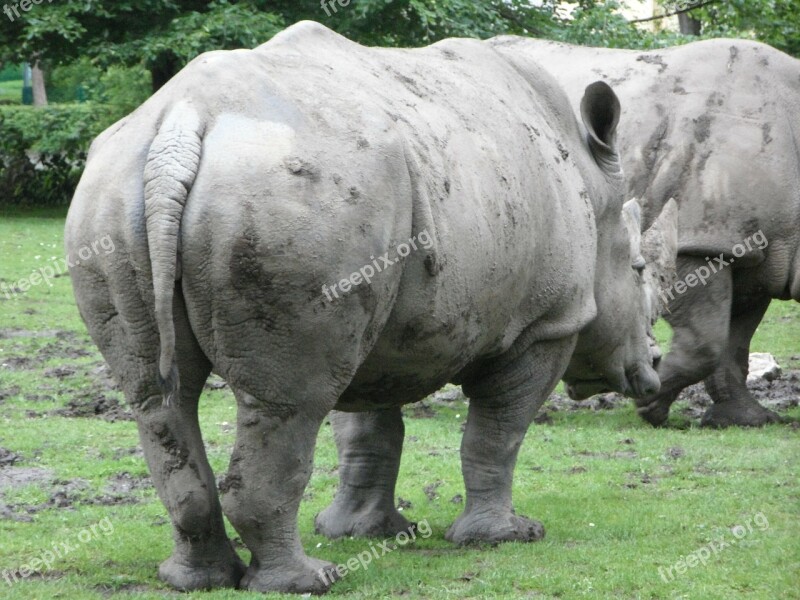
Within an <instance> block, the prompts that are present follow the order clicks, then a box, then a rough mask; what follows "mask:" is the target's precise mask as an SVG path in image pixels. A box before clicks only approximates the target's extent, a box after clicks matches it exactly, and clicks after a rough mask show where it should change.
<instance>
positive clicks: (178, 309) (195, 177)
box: [66, 22, 677, 593]
mask: <svg viewBox="0 0 800 600" xmlns="http://www.w3.org/2000/svg"><path fill="white" fill-rule="evenodd" d="M581 95H582V98H583V101H582V111H583V112H582V114H583V119H584V122H585V126H584V128H581V126H580V125H579V124H578V121H577V119H576V118H575V116H574V114H573V113H572V110H571V107H570V103H569V101H568V100H567V98H566V97H565V96H564V94H563V92H562V91H561V90H560V88H559V87H558V85H557V84H555V83H554V81H553V80H552V79H551V78H550V77H549V76H548V75H547V74H546V73H545V72H544V71H542V70H540V69H538V68H533V67H530V68H526V69H525V70H522V69H521V68H520V65H518V64H516V63H515V61H513V60H509V59H507V58H505V57H503V56H502V55H501V54H499V53H498V52H497V51H495V50H494V49H492V48H491V47H490V46H488V45H486V44H484V43H482V42H479V41H475V40H449V41H444V42H441V43H438V44H435V45H433V46H431V47H428V48H424V49H417V50H398V49H379V48H365V47H362V46H360V45H357V44H355V43H353V42H350V41H348V40H347V39H345V38H343V37H341V36H339V35H337V34H335V33H334V32H332V31H330V30H329V29H327V28H325V27H323V26H322V25H319V24H316V23H312V22H304V23H300V24H297V25H295V26H293V27H291V28H289V29H287V30H286V31H284V32H282V33H281V34H279V35H278V36H276V37H275V38H274V39H272V40H271V41H269V42H268V43H266V44H265V45H263V46H261V47H259V48H257V49H255V50H239V51H230V52H212V53H208V54H203V55H201V56H200V57H198V58H197V59H195V60H194V61H193V62H191V63H190V64H189V65H188V66H187V67H186V68H185V69H184V70H182V71H181V72H180V73H179V74H178V75H177V76H176V77H175V78H174V79H173V80H172V81H170V82H169V83H168V84H167V85H166V86H164V88H162V89H161V90H160V91H159V92H158V93H156V94H155V95H154V96H153V97H152V98H151V99H149V100H148V101H147V102H146V103H145V104H143V105H142V106H141V107H140V108H139V109H138V110H136V111H135V112H134V113H133V114H131V115H130V116H129V117H127V118H125V119H123V120H122V121H120V122H118V123H117V124H115V125H113V126H112V127H111V128H109V129H108V130H107V131H105V132H104V133H103V134H101V135H100V136H99V137H98V139H97V140H95V142H94V143H93V144H92V147H91V149H90V153H89V156H88V160H87V165H86V170H85V172H84V174H83V176H82V178H81V181H80V184H79V186H78V189H77V191H76V194H75V197H74V200H73V202H72V205H71V207H70V210H69V215H68V218H67V224H66V248H67V252H68V254H69V255H70V256H73V255H75V254H76V253H79V252H80V249H81V248H82V247H84V246H86V245H89V244H91V242H92V240H95V239H97V238H99V237H101V236H108V237H110V238H111V239H112V240H113V242H114V246H115V251H114V252H113V253H111V254H108V255H105V256H96V257H93V258H92V259H91V260H88V261H79V264H76V266H74V268H72V270H71V276H72V281H73V286H74V291H75V297H76V300H77V304H78V307H79V310H80V313H81V316H82V318H83V319H84V321H85V323H86V325H87V328H88V330H89V333H90V334H91V336H92V339H93V340H94V342H95V343H96V344H97V346H98V347H99V349H100V351H101V352H102V354H103V356H104V358H105V359H106V360H107V362H108V364H109V365H110V368H111V370H112V372H113V374H114V375H115V377H116V378H117V380H118V381H119V384H120V386H121V388H122V390H123V392H124V394H125V397H126V400H127V401H128V402H129V404H130V406H131V407H132V410H133V412H134V415H135V417H136V422H137V426H138V429H139V433H140V439H141V443H142V446H143V449H144V454H145V458H146V460H147V463H148V466H149V469H150V472H151V474H152V477H153V481H154V483H155V486H156V489H157V490H158V493H159V496H160V498H161V500H162V501H163V503H164V505H165V506H166V508H167V510H168V512H169V515H170V518H171V520H172V524H173V526H174V540H175V546H174V551H173V554H172V555H171V557H170V558H168V559H167V560H166V561H165V562H164V563H162V565H161V566H160V569H159V575H160V577H161V578H162V579H163V580H164V581H166V582H168V583H169V584H171V585H172V586H174V587H176V588H178V589H182V590H191V589H200V588H212V587H223V586H239V587H242V588H246V589H250V590H259V591H271V590H272V591H285V592H313V593H319V592H324V591H325V590H326V589H328V587H329V585H330V583H331V581H332V580H333V579H335V577H336V574H337V571H336V569H335V568H334V567H333V565H331V564H330V563H327V562H324V561H321V560H317V559H313V558H310V557H308V556H307V555H306V554H305V552H304V551H303V548H302V546H301V544H300V538H299V534H298V529H297V511H298V505H299V503H300V499H301V497H302V495H303V490H304V488H305V486H306V484H307V482H308V479H309V476H310V474H311V470H312V461H313V453H314V445H315V440H316V437H317V433H318V430H319V428H320V425H321V424H322V423H323V420H324V419H325V418H326V415H328V413H329V412H330V411H331V410H332V409H337V410H338V411H344V412H341V413H338V414H339V415H344V417H346V416H347V413H358V412H359V411H368V412H367V413H366V414H367V416H368V417H369V418H370V419H373V420H375V421H378V422H379V423H380V425H381V427H382V428H383V431H385V432H386V435H387V441H398V440H399V441H400V443H402V431H403V424H402V419H401V415H400V409H399V407H400V405H402V404H404V403H409V402H414V401H417V400H420V399H421V398H423V397H425V396H426V395H427V394H429V393H431V392H433V391H435V390H436V389H438V388H439V387H441V386H442V385H443V384H445V383H446V382H449V381H455V382H459V383H462V384H463V386H464V390H465V391H466V393H467V394H468V395H469V397H470V398H471V400H472V404H471V407H470V409H469V418H468V423H467V429H466V434H465V437H464V446H463V452H462V456H463V461H464V465H463V471H464V477H465V480H466V488H467V503H466V509H465V512H464V514H463V515H462V516H461V517H460V518H459V519H458V522H457V523H456V524H455V526H454V528H453V530H452V532H451V534H450V537H451V539H453V540H456V541H459V542H464V541H480V540H490V541H495V540H501V539H521V540H529V539H535V538H538V537H540V536H541V534H542V529H541V525H540V524H538V523H537V522H535V521H532V520H528V519H526V518H523V517H520V516H516V515H515V514H514V512H513V510H512V506H511V497H510V493H511V478H512V472H513V468H514V463H515V460H516V455H517V450H518V448H519V446H520V444H521V442H522V439H523V436H524V435H525V432H526V429H527V427H528V425H529V423H530V422H531V420H532V418H533V416H534V414H535V412H536V410H537V409H538V407H539V405H540V404H541V403H542V402H543V400H544V399H545V397H546V396H547V394H548V393H549V392H550V391H551V390H552V388H553V387H554V386H555V384H556V382H557V381H558V380H559V379H560V378H561V377H562V376H563V375H565V372H566V377H567V378H568V379H569V380H570V382H571V383H572V384H573V385H575V386H579V387H580V386H584V385H585V386H587V387H591V388H593V389H595V388H598V387H600V388H608V389H614V390H618V391H621V392H625V393H629V394H632V395H635V396H647V395H649V394H652V393H654V392H655V391H656V390H657V389H658V387H659V381H658V377H657V375H656V372H655V370H654V369H653V367H652V364H651V360H652V355H651V351H650V348H649V344H650V342H649V340H648V327H649V325H650V324H651V321H652V318H653V314H654V313H653V311H654V308H653V306H654V294H655V289H656V288H655V287H654V285H656V284H657V283H658V278H659V276H660V274H661V272H662V271H663V272H665V271H668V270H669V268H670V264H671V263H674V258H675V252H676V250H677V213H676V208H675V207H674V206H670V207H668V208H667V209H666V210H665V211H664V214H663V215H662V217H661V219H659V221H658V222H657V223H656V225H654V227H653V228H651V229H650V231H648V232H647V234H646V235H645V237H644V239H643V240H641V241H640V240H639V236H640V233H639V232H640V231H641V229H640V228H641V225H640V222H639V220H640V218H641V217H640V215H639V211H638V209H637V207H636V205H635V204H634V205H630V204H629V205H627V209H626V210H623V190H624V181H623V177H622V172H621V169H620V164H619V157H618V153H617V151H616V147H615V144H614V139H615V130H616V126H617V122H618V118H619V114H620V105H619V102H618V100H617V98H616V96H615V95H614V93H613V91H612V89H611V88H610V87H609V86H608V85H606V84H603V83H598V84H596V85H591V86H589V87H588V89H587V90H586V92H585V93H583V91H582V93H581ZM645 259H649V264H648V265H647V266H646V265H645V263H646V262H647V261H646V260H645ZM73 262H74V261H73ZM672 266H673V267H674V264H673V265H672ZM645 267H646V268H645ZM643 269H645V270H644V272H643ZM656 287H657V285H656ZM656 300H657V298H656ZM656 303H657V302H656ZM212 370H213V371H214V372H216V373H218V374H219V375H220V376H222V377H223V378H224V379H225V380H226V381H227V382H228V383H229V385H230V387H231V389H232V390H233V391H234V394H235V397H236V401H237V415H238V416H237V433H236V443H235V447H234V449H233V452H232V456H231V460H230V466H229V469H228V472H227V474H226V476H225V477H224V478H223V479H222V480H221V482H220V484H219V494H218V489H217V488H218V486H217V484H216V482H215V478H214V475H213V473H212V470H211V468H210V466H209V463H208V461H207V458H206V454H205V450H204V447H203V441H202V437H201V431H200V428H199V425H198V401H199V397H200V394H201V390H202V389H203V385H204V382H205V381H206V379H207V377H208V376H209V374H210V373H211V372H212ZM344 417H342V418H344ZM359 423H360V421H358V420H356V421H354V422H353V423H351V424H350V425H351V429H352V430H357V429H358V427H359ZM367 429H369V428H367ZM355 447H356V449H357V450H358V446H357V444H356V446H355ZM367 451H368V450H367ZM394 457H395V454H393V453H391V452H390V453H389V455H388V457H387V459H386V460H385V461H383V462H382V463H379V464H377V465H376V467H375V468H378V469H380V468H383V467H385V468H388V469H393V468H395V466H396V465H395V462H394ZM387 465H388V466H387ZM349 468H350V473H351V474H352V475H353V476H354V477H356V478H358V477H361V476H364V475H365V474H368V473H367V472H366V471H363V470H361V471H360V470H359V467H358V465H353V464H352V463H351V464H350V465H349ZM365 468H366V469H367V471H369V467H368V466H366V467H365ZM346 470H347V466H345V471H346ZM373 472H374V470H373ZM345 478H346V476H345ZM392 484H393V482H392ZM220 496H221V498H222V500H221V502H220V498H219V497H220ZM391 508H392V511H394V507H391ZM223 511H224V514H225V515H227V517H228V519H229V520H230V522H231V524H232V525H233V526H234V528H235V529H236V530H237V532H238V533H239V535H240V536H241V539H242V540H243V542H244V543H245V544H246V546H247V547H248V548H249V550H250V551H251V553H252V561H251V563H250V565H249V566H248V567H245V566H244V564H243V563H242V562H241V560H240V559H239V557H238V556H237V554H236V552H235V551H234V549H233V548H232V546H231V543H230V541H229V540H228V537H227V536H226V532H225V528H224V526H223ZM395 513H396V511H394V512H392V513H391V514H389V518H391V517H393V516H396V515H395ZM375 514H377V513H375ZM378 516H380V515H378ZM400 525H402V526H405V525H406V524H405V523H400Z"/></svg>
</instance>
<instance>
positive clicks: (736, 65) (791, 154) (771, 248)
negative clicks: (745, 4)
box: [490, 37, 800, 427]
mask: <svg viewBox="0 0 800 600" xmlns="http://www.w3.org/2000/svg"><path fill="white" fill-rule="evenodd" d="M490 43H491V44H492V45H493V46H494V47H495V48H497V50H498V51H500V52H501V53H503V54H507V55H510V56H514V57H515V58H518V59H520V60H531V61H537V62H538V63H539V64H541V65H542V66H543V67H544V68H546V69H547V70H548V71H550V73H551V74H552V75H553V76H554V77H555V78H556V79H557V80H558V81H559V82H560V83H561V84H562V86H563V87H564V88H565V89H566V90H567V92H568V95H570V96H571V99H572V98H573V97H574V94H575V93H576V92H577V91H578V90H582V89H583V88H584V87H585V86H586V84H587V83H591V82H593V81H595V80H596V79H598V78H601V79H603V80H605V81H607V82H608V83H610V84H611V85H613V86H614V89H615V91H616V92H617V94H618V95H619V97H620V99H621V101H622V105H623V107H627V112H625V110H623V119H622V123H621V126H620V130H619V145H620V152H621V155H622V158H623V164H624V168H625V173H626V176H627V181H628V186H629V194H631V195H634V196H636V197H639V198H641V199H642V200H643V201H644V203H645V207H644V221H645V224H647V223H648V222H650V221H652V220H653V219H654V218H655V216H656V215H658V213H659V211H660V210H661V207H662V206H663V205H664V203H665V202H666V201H667V200H668V199H670V198H675V199H676V200H677V201H678V203H679V204H680V235H679V260H678V270H679V273H678V278H679V279H680V280H683V279H684V278H685V277H686V276H687V275H689V274H691V273H693V272H695V270H696V269H698V268H702V267H703V266H705V265H707V263H708V261H707V259H706V257H709V258H710V259H711V261H712V263H713V264H714V266H715V267H717V266H720V265H721V263H719V262H717V261H716V259H717V257H719V256H720V255H724V256H723V258H722V260H724V261H725V262H730V263H731V264H730V266H729V267H725V268H724V269H722V270H721V271H720V272H719V273H717V274H716V275H713V276H712V277H711V278H710V279H709V281H708V284H707V285H706V286H699V285H698V286H696V287H693V288H690V289H689V290H688V291H687V292H686V293H684V294H677V293H675V292H673V296H674V299H670V298H669V296H667V298H668V300H669V312H668V313H667V314H666V318H667V320H668V321H669V323H670V324H671V325H672V327H673V329H674V339H673V342H672V349H671V351H670V353H669V354H667V355H666V357H665V358H664V360H663V361H662V362H661V364H660V366H659V369H658V373H659V375H660V377H661V390H660V391H659V392H658V393H656V394H653V395H651V396H649V397H647V398H644V399H641V400H637V404H638V405H639V412H640V414H641V415H642V416H643V417H644V418H645V419H647V421H649V422H650V423H652V424H654V425H660V424H663V423H664V422H665V421H666V420H667V417H668V414H669V408H670V405H671V404H672V402H673V401H674V400H675V398H676V397H677V396H678V394H679V393H680V391H681V390H682V389H683V388H685V387H686V386H688V385H691V384H693V383H696V382H698V381H704V382H705V386H706V389H707V390H708V393H709V395H710V396H711V398H712V399H713V400H714V405H713V406H712V407H711V408H710V409H709V410H708V412H707V413H706V414H705V415H704V416H703V419H702V424H704V425H708V426H713V427H726V426H729V425H743V426H758V425H763V424H765V423H769V422H773V421H777V420H778V416H777V415H776V414H774V413H772V412H771V411H768V410H766V409H765V408H763V407H761V406H760V405H759V404H758V403H757V402H756V401H755V399H754V398H753V397H752V396H751V395H750V393H749V392H748V391H747V386H746V380H747V371H748V355H749V349H750V339H751V337H752V336H753V333H754V332H755V330H756V328H757V327H758V324H759V323H760V322H761V319H762V317H763V316H764V313H765V311H766V310H767V307H768V305H769V303H770V300H771V299H773V298H777V299H781V300H789V299H794V300H798V301H800V194H799V193H798V189H800V150H798V148H800V61H798V60H795V59H793V58H791V57H789V56H787V55H785V54H783V53H781V52H779V51H777V50H775V49H773V48H770V47H769V46H766V45H764V44H759V43H755V42H748V41H742V40H725V39H719V40H711V41H702V42H696V43H693V44H688V45H686V46H681V47H677V48H672V49H667V50H659V51H653V52H635V51H628V50H606V49H595V48H581V47H574V46H568V45H565V44H556V43H551V42H544V41H538V40H531V39H526V38H518V37H500V38H496V39H494V40H491V42H490ZM574 104H576V103H574ZM575 109H576V110H579V109H578V107H577V105H576V106H575ZM759 231H761V232H763V234H764V235H765V236H766V240H767V243H768V245H766V247H764V248H758V247H757V245H756V244H751V246H753V247H752V249H751V250H748V251H747V252H746V254H745V255H744V256H742V257H741V258H737V257H735V256H734V255H733V254H732V252H733V250H734V248H735V247H736V245H737V244H741V243H742V242H744V241H745V240H747V239H748V238H750V237H751V236H753V235H754V234H757V233H758V232H759ZM759 241H760V237H759ZM760 245H762V246H763V245H764V244H763V243H762V244H760ZM745 248H746V247H745Z"/></svg>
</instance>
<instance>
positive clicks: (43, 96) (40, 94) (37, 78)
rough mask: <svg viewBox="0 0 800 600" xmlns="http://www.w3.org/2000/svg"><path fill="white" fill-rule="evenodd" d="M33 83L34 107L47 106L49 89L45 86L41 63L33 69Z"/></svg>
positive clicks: (34, 65) (36, 64)
mask: <svg viewBox="0 0 800 600" xmlns="http://www.w3.org/2000/svg"><path fill="white" fill-rule="evenodd" d="M31 70H32V75H31V79H32V83H33V105H34V106H47V88H46V87H45V85H44V71H42V69H41V68H40V67H39V61H38V60H37V61H36V62H35V63H33V67H32V69H31Z"/></svg>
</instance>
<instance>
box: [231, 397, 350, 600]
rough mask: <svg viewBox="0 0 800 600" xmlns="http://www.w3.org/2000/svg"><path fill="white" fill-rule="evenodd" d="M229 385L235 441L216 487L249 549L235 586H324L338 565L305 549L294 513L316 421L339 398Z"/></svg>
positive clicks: (318, 590)
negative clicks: (268, 394) (293, 397)
mask: <svg viewBox="0 0 800 600" xmlns="http://www.w3.org/2000/svg"><path fill="white" fill-rule="evenodd" d="M234 392H235V395H236V400H237V429H236V443H235V445H234V449H233V453H232V455H231V460H230V466H229V469H228V473H227V475H226V476H225V478H224V480H223V482H222V483H221V485H220V490H221V492H222V506H223V510H224V512H225V514H226V516H227V517H228V519H229V521H230V522H231V524H232V525H233V526H234V528H235V529H236V531H237V532H238V533H239V535H240V536H241V538H242V541H243V542H244V543H245V544H246V545H247V547H248V548H249V549H250V551H251V553H252V559H251V562H250V566H249V567H248V569H247V572H246V573H245V575H244V577H243V578H242V580H241V582H240V588H242V589H246V590H250V591H255V592H284V593H300V594H304V593H311V594H322V593H325V592H327V591H328V589H329V588H330V586H331V584H332V583H333V582H334V581H335V580H336V579H337V578H338V575H337V574H336V571H335V565H333V564H332V563H329V562H325V561H322V560H317V559H315V558H311V557H309V556H307V555H306V554H305V551H304V550H303V547H302V545H301V543H300V534H299V531H298V528H297V512H298V508H299V506H300V500H301V498H302V496H303V492H304V490H305V487H306V485H307V483H308V480H309V478H310V477H311V472H312V468H313V461H314V446H315V443H316V437H317V434H318V433H319V428H320V425H321V424H322V421H323V419H324V418H325V415H326V414H327V412H328V411H329V410H330V409H331V408H332V407H333V405H334V404H335V402H336V397H332V398H331V399H330V402H324V401H318V402H303V403H297V402H296V401H293V402H291V403H286V404H280V403H274V402H269V401H266V400H264V399H259V398H256V397H254V396H252V395H250V394H248V393H245V392H242V391H241V390H237V389H236V388H234Z"/></svg>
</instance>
